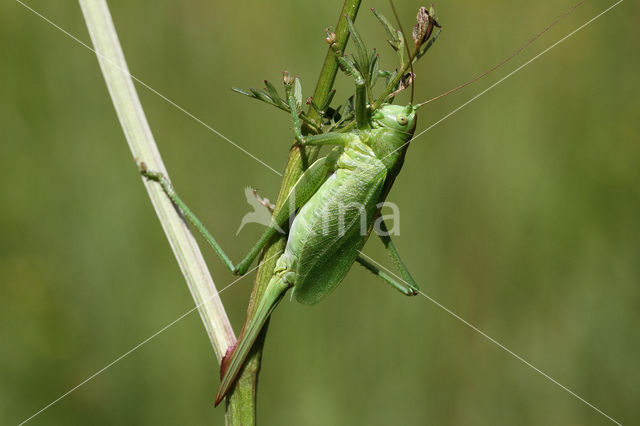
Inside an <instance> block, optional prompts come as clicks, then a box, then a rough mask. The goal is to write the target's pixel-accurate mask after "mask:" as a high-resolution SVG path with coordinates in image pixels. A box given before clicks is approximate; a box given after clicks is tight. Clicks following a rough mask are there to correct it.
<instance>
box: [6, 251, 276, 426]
mask: <svg viewBox="0 0 640 426" xmlns="http://www.w3.org/2000/svg"><path fill="white" fill-rule="evenodd" d="M276 256H278V255H277V254H275V255H273V256H271V257H269V258H267V259H266V260H270V259H273V258H274V257H276ZM266 260H263V262H264V261H266ZM261 263H262V262H261ZM259 266H260V265H258V266H255V267H253V268H251V269H250V270H249V271H247V272H246V273H245V274H244V275H243V276H241V277H239V278H238V279H236V280H234V281H232V282H231V283H230V284H229V285H227V286H226V287H224V288H223V289H222V290H220V291H219V292H217V293H216V294H214V295H212V296H211V297H209V298H207V299H206V300H204V301H202V302H200V303H199V304H197V305H196V306H194V307H193V308H191V309H189V310H188V311H187V312H185V313H184V314H182V315H180V316H179V317H178V318H176V319H175V320H173V321H171V322H170V323H169V324H167V325H165V326H164V327H162V328H161V329H160V330H158V331H156V332H155V333H153V334H152V335H151V336H149V337H147V338H146V339H144V340H143V341H141V342H140V343H138V344H137V345H135V346H134V347H133V348H131V349H129V350H128V351H127V352H125V353H123V354H122V355H120V356H119V357H118V358H116V359H114V360H113V361H111V362H110V363H109V364H107V365H106V366H104V367H102V368H101V369H100V370H98V371H96V372H95V373H93V374H92V375H91V376H89V377H87V378H86V379H85V380H83V381H82V382H80V383H79V384H77V385H76V386H74V387H73V388H71V389H69V390H68V391H67V392H65V393H63V394H62V395H61V396H59V397H58V398H56V399H55V400H53V401H51V402H50V403H49V404H47V405H46V406H44V407H43V408H41V409H40V410H38V411H37V412H36V413H34V414H32V415H31V416H30V417H28V418H27V419H25V420H23V421H22V422H20V423H19V424H18V426H22V425H23V424H25V423H27V422H28V421H30V420H32V419H33V418H34V417H36V416H38V415H39V414H42V413H43V412H44V411H46V410H48V409H49V408H51V407H52V406H53V405H55V404H56V403H57V402H59V401H60V400H62V399H64V398H65V397H67V396H69V394H71V393H73V392H74V391H75V390H77V389H78V388H80V387H82V386H83V385H85V384H86V383H88V382H90V381H91V380H93V379H94V378H96V377H97V376H98V375H100V374H101V373H103V372H104V371H105V370H107V369H108V368H110V367H112V366H113V365H115V364H117V363H118V362H120V361H121V360H122V359H123V358H125V357H126V356H128V355H130V354H131V353H133V352H135V351H136V350H138V349H139V348H140V347H142V346H144V345H145V344H146V343H148V342H149V341H150V340H152V339H153V338H155V337H157V336H158V335H160V334H162V333H164V332H165V331H166V330H167V329H169V328H170V327H172V326H173V325H175V324H176V323H177V322H178V321H180V320H182V319H183V318H185V317H187V316H188V315H189V314H191V313H192V312H194V311H195V310H197V309H198V308H200V306H202V305H204V304H205V303H208V302H209V301H210V300H211V299H212V298H213V297H214V296H216V295H219V294H220V293H222V292H223V291H225V290H226V289H228V288H229V287H231V286H232V285H234V284H236V283H237V282H238V281H240V280H241V279H243V278H245V277H246V276H247V275H248V274H249V273H251V272H253V271H255V270H256V269H258V267H259Z"/></svg>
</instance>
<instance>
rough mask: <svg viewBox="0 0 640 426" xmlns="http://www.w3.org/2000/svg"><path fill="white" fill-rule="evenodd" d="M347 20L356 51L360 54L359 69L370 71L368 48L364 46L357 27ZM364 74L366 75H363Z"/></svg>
mask: <svg viewBox="0 0 640 426" xmlns="http://www.w3.org/2000/svg"><path fill="white" fill-rule="evenodd" d="M346 19H347V25H348V26H349V32H350V33H351V36H352V37H353V44H354V45H355V46H356V51H357V52H358V60H357V61H356V63H357V64H358V65H359V66H358V68H359V69H360V71H366V70H368V69H369V55H368V54H367V47H366V46H365V45H364V42H363V41H362V38H361V37H360V34H359V33H358V31H357V30H356V27H355V26H354V25H353V22H352V21H351V19H349V18H346ZM363 74H364V73H363Z"/></svg>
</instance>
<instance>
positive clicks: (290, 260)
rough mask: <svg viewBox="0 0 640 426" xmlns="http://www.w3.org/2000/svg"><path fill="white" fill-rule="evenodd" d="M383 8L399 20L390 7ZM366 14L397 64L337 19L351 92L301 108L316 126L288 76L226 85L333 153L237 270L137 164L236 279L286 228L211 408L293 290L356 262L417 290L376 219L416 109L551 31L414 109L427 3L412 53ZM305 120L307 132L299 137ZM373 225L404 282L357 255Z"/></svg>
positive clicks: (318, 290) (305, 179)
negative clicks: (338, 102) (347, 42)
mask: <svg viewBox="0 0 640 426" xmlns="http://www.w3.org/2000/svg"><path fill="white" fill-rule="evenodd" d="M391 7H392V9H393V12H394V15H395V17H396V20H397V21H398V22H399V20H398V17H397V13H396V12H395V8H394V7H393V3H391ZM372 11H373V13H374V14H375V15H376V17H377V18H378V20H379V21H380V22H381V23H382V25H383V26H384V28H385V30H386V32H387V35H388V37H389V39H388V41H389V44H390V45H391V47H392V48H393V49H394V50H395V51H396V53H397V54H398V56H399V59H400V63H401V66H400V68H399V69H398V70H396V71H392V72H389V71H384V70H381V69H380V68H379V61H378V55H377V53H376V51H375V50H374V51H373V53H369V52H368V50H367V48H366V46H365V44H364V42H363V41H362V38H361V37H360V35H359V33H358V32H357V30H356V29H355V27H354V24H353V22H351V20H350V19H349V18H348V17H346V16H345V19H346V20H347V24H348V27H349V32H350V34H351V37H352V39H353V40H354V44H355V49H356V54H354V55H350V56H346V55H344V53H343V52H341V51H339V49H337V48H335V44H334V43H335V34H333V33H330V32H328V35H327V42H328V43H329V44H330V46H331V47H332V50H333V51H334V53H335V55H336V58H337V60H338V63H339V66H340V68H341V70H342V71H343V72H344V73H345V74H347V75H348V76H351V77H353V78H354V80H355V95H354V96H352V97H350V98H349V99H348V100H347V102H346V103H345V105H344V107H342V106H341V107H337V108H335V109H334V108H331V107H330V106H329V104H330V103H331V101H332V98H333V93H335V92H333V93H332V95H331V96H329V99H328V100H327V101H326V102H325V103H324V104H323V105H320V106H319V105H316V104H315V103H314V102H313V100H310V101H308V103H310V104H311V107H312V108H314V109H316V110H317V111H318V112H319V113H320V116H321V117H322V118H321V122H316V121H315V120H312V119H311V118H310V117H309V116H308V115H307V114H305V113H304V112H302V111H301V109H302V104H303V102H302V89H301V84H300V81H299V80H298V79H297V78H292V77H291V76H290V75H289V73H288V72H286V71H285V72H284V73H283V82H284V92H285V97H284V98H282V97H281V96H280V95H279V94H278V91H277V90H276V88H275V87H274V86H273V84H271V83H269V82H268V81H265V84H266V89H265V90H254V89H250V90H249V91H245V90H241V89H236V88H234V90H235V91H237V92H239V93H241V94H244V95H247V96H249V97H252V98H254V99H257V100H260V101H263V102H266V103H268V104H270V105H273V106H275V107H277V108H280V109H282V110H284V111H286V112H288V113H290V114H291V117H292V119H293V130H294V134H295V140H296V143H297V144H299V145H300V146H301V147H305V146H329V147H331V150H330V151H329V153H328V154H327V155H326V156H325V157H322V158H320V159H318V160H317V161H315V162H314V163H313V164H311V165H310V166H309V167H308V168H307V169H306V170H305V171H304V173H303V174H302V176H301V177H300V178H299V179H298V181H297V182H296V183H295V184H294V186H293V187H292V189H291V191H290V192H289V194H288V196H287V198H286V200H285V202H284V203H283V204H282V206H281V207H280V208H279V209H278V210H275V211H274V212H273V215H272V219H271V224H270V225H269V226H268V227H267V229H266V230H265V231H264V233H263V234H262V236H261V237H260V238H259V240H258V242H257V243H256V244H255V245H254V246H253V247H252V248H251V249H250V250H249V253H248V254H247V255H246V256H245V258H244V259H243V260H242V261H240V263H238V264H237V265H234V264H233V262H232V261H231V260H230V258H229V257H228V256H227V255H226V253H225V252H224V251H223V250H222V248H221V247H220V245H219V244H218V243H217V241H216V240H215V238H214V237H213V236H212V235H211V233H210V232H209V231H208V230H207V228H206V227H205V226H204V225H203V224H202V222H201V221H200V220H199V219H198V218H197V217H196V216H195V215H194V214H193V212H192V211H191V210H190V209H189V207H188V206H187V205H186V204H185V203H184V202H183V201H182V199H181V198H180V197H179V196H178V195H177V193H176V192H175V191H174V189H173V187H172V186H171V184H170V183H169V182H168V180H167V179H166V178H165V177H164V176H163V175H161V174H159V173H156V172H153V171H150V170H148V169H147V168H146V166H145V165H144V164H143V163H141V164H140V169H141V173H142V175H143V176H145V177H146V178H147V179H149V180H152V181H156V182H158V183H159V184H160V185H161V186H162V188H163V190H164V191H165V193H166V194H167V196H168V197H170V198H171V200H172V201H173V202H174V204H175V205H176V207H177V208H178V209H179V210H180V211H181V212H182V214H183V215H184V216H185V217H186V218H187V219H188V220H189V221H190V222H191V223H192V224H193V225H194V226H195V227H196V228H197V229H198V231H200V232H201V233H202V235H203V236H204V238H205V239H206V241H207V242H208V243H209V244H210V245H211V246H212V248H213V249H214V251H215V252H216V253H217V254H218V256H219V257H220V258H221V259H222V261H223V262H224V264H225V265H226V267H227V268H228V269H229V270H230V271H231V272H232V273H234V274H237V275H242V274H244V273H246V272H247V270H248V268H249V266H250V265H251V264H252V263H253V261H254V260H255V259H256V257H257V256H258V255H259V254H260V252H261V251H262V249H263V248H264V247H265V246H266V245H267V243H268V242H269V240H270V239H271V238H272V237H273V236H274V235H275V234H276V233H277V232H282V231H281V229H285V230H286V231H285V232H286V233H287V243H286V246H285V249H284V253H283V254H282V255H281V256H280V257H279V258H278V260H277V263H276V266H275V269H274V271H273V276H272V278H271V280H270V281H269V283H268V285H267V288H266V290H265V292H264V294H263V296H262V298H261V299H260V300H259V302H258V307H257V309H256V311H255V314H254V315H252V316H250V317H247V318H246V320H245V324H244V327H243V329H242V332H241V333H240V336H239V337H238V341H237V343H236V345H235V346H233V347H232V348H229V350H228V351H227V353H226V355H225V356H224V358H223V360H222V363H221V367H220V375H221V383H220V387H219V390H218V393H217V396H216V401H215V404H216V405H218V404H219V403H220V402H221V401H222V399H224V397H225V395H226V394H227V393H228V392H229V390H230V389H231V387H232V386H233V384H234V382H235V380H236V377H237V375H238V373H239V372H240V370H241V368H242V365H243V364H244V361H245V359H246V357H247V356H248V354H249V352H250V350H251V348H252V346H253V344H254V343H255V340H256V338H257V337H258V335H259V334H260V331H261V330H262V328H263V326H264V324H265V323H266V321H267V320H268V318H269V317H270V315H271V313H272V312H273V310H274V309H275V308H276V306H277V305H278V304H279V302H280V301H281V300H282V298H283V297H284V295H285V293H286V292H287V291H288V290H289V289H292V291H293V295H295V298H296V300H297V301H298V302H300V303H303V304H309V305H311V304H315V303H317V302H319V301H320V300H322V298H324V297H325V296H326V295H328V294H329V293H331V292H332V291H333V290H334V289H335V288H336V286H337V285H338V284H340V282H341V281H342V280H343V279H344V277H345V276H346V274H347V273H348V272H349V270H350V268H351V266H352V265H353V264H354V263H356V262H357V263H359V264H360V265H362V266H363V267H365V268H366V269H368V270H369V271H371V272H373V273H374V274H375V275H376V276H378V277H380V278H381V279H382V280H384V281H385V282H387V283H388V284H390V285H391V286H392V287H393V288H395V289H396V290H398V291H399V292H401V293H402V294H404V295H407V296H413V295H416V294H418V286H417V284H416V282H415V280H414V279H413V277H412V276H411V274H410V273H409V270H408V269H407V267H406V266H405V265H404V263H403V261H402V259H401V258H400V255H399V253H398V250H397V249H396V247H395V245H394V243H393V241H392V239H391V237H390V235H389V233H388V231H387V227H386V225H385V223H384V221H383V220H382V217H381V214H380V208H381V206H382V203H383V202H384V200H385V199H386V197H387V195H388V193H389V191H390V190H391V187H392V186H393V183H394V181H395V178H396V176H397V175H398V173H399V172H400V170H401V168H402V165H403V162H404V157H405V154H406V151H407V148H408V145H409V142H410V141H411V139H412V138H413V135H414V132H415V129H416V123H417V116H416V112H417V110H418V108H420V107H421V106H423V105H425V104H427V103H429V102H431V101H433V100H436V99H439V98H440V97H442V96H445V95H448V94H449V93H452V92H454V91H456V90H458V89H460V88H462V87H464V86H466V85H468V84H470V83H472V82H474V81H476V80H477V79H479V78H480V77H483V76H485V75H487V74H488V73H490V72H492V71H493V70H495V69H497V68H498V67H499V66H501V65H503V64H504V63H505V62H506V61H508V60H509V59H511V58H512V57H513V56H515V54H517V53H519V52H520V51H521V50H522V49H523V48H524V47H526V46H527V45H528V44H530V43H531V42H532V41H533V40H535V39H537V38H538V37H539V36H540V35H542V34H543V33H544V32H546V31H547V30H548V29H549V28H550V27H551V26H553V25H555V23H554V24H552V25H551V26H549V27H547V28H546V29H545V30H544V31H543V32H541V33H540V34H538V35H537V36H536V37H535V38H534V39H532V40H530V41H529V42H528V43H527V44H525V46H523V47H522V48H520V49H519V50H518V51H516V53H515V54H513V55H511V56H510V57H508V58H507V59H506V60H505V61H503V62H501V63H500V64H498V65H497V66H495V67H493V68H492V69H490V70H489V71H487V72H485V73H484V74H481V75H480V76H478V77H476V78H474V79H473V80H471V81H469V82H468V83H465V84H463V85H461V86H458V87H457V88H455V89H453V90H450V91H448V92H445V93H444V94H442V95H440V96H437V97H435V98H432V99H430V100H428V101H426V102H423V103H419V104H413V80H414V77H415V74H414V73H413V63H414V62H416V61H417V60H418V59H420V58H421V57H422V56H423V55H424V54H425V53H426V52H427V51H428V50H429V48H430V47H431V46H433V44H434V42H435V41H436V40H437V38H438V36H439V34H440V32H441V26H440V25H439V24H438V22H437V21H436V17H435V11H434V9H433V6H432V7H431V8H430V9H427V8H425V7H421V8H420V9H419V11H418V14H417V23H416V24H415V26H414V28H413V34H412V36H413V37H412V39H413V40H412V41H413V48H412V49H411V48H410V47H409V43H408V42H407V38H406V37H405V35H404V33H403V32H402V31H401V30H397V29H395V28H394V27H393V26H392V25H391V24H390V22H389V20H388V19H387V18H385V17H384V16H383V15H381V14H380V13H378V12H376V11H375V10H373V9H372ZM556 22H557V21H556ZM409 70H410V72H407V71H409ZM380 78H382V79H384V80H385V82H386V84H385V87H384V89H383V91H382V94H381V95H379V96H378V97H374V96H373V88H374V86H375V85H376V82H378V81H379V80H380ZM408 87H411V91H412V93H411V102H410V103H409V104H408V105H404V106H402V105H394V104H393V103H392V102H393V99H394V97H395V95H397V94H398V93H400V92H401V91H403V90H405V89H407V88H408ZM303 123H304V125H305V126H306V127H307V129H308V130H309V131H310V133H311V135H309V136H307V135H303V133H302V124H303ZM353 205H357V206H358V207H359V208H358V209H346V210H345V209H344V207H345V206H353ZM291 218H293V220H291ZM289 222H290V223H289ZM287 223H289V225H288V226H286V225H287ZM374 224H376V225H377V226H376V233H377V234H378V236H379V238H380V239H381V240H382V242H383V244H384V246H385V247H386V248H387V250H388V252H389V254H390V256H391V258H392V260H393V262H394V264H395V266H396V268H397V270H398V272H399V274H400V276H401V277H402V280H397V279H395V278H393V277H391V276H390V275H388V274H386V273H384V272H383V271H382V270H381V269H380V268H378V267H377V266H376V265H374V264H372V263H371V262H369V261H367V260H366V259H365V258H363V257H362V256H360V250H361V249H362V248H363V246H364V244H365V243H366V241H367V239H368V238H369V236H370V234H371V232H372V230H373V228H374ZM378 228H379V229H378ZM293 295H292V296H293Z"/></svg>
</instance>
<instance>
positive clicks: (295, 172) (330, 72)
mask: <svg viewBox="0 0 640 426" xmlns="http://www.w3.org/2000/svg"><path fill="white" fill-rule="evenodd" d="M360 3H361V0H345V2H344V5H343V6H342V10H341V11H340V16H339V18H338V24H337V25H336V29H335V33H336V47H337V49H339V51H341V52H343V51H344V49H345V47H346V44H347V41H348V40H349V28H348V26H347V21H346V19H345V15H346V16H348V17H349V19H351V20H352V21H355V19H356V15H357V13H358V9H359V8H360ZM337 72H338V61H337V60H336V57H335V54H334V53H333V50H332V49H331V47H329V48H328V49H327V54H326V56H325V58H324V63H323V65H322V69H321V71H320V77H319V78H318V83H317V84H316V89H315V92H314V94H313V99H314V102H315V103H316V104H317V105H322V104H323V103H324V102H325V100H326V99H327V97H328V96H329V93H330V92H331V89H332V88H333V83H334V81H335V78H336V74H337ZM307 115H308V116H309V118H311V119H312V120H314V121H317V122H319V121H320V119H321V117H320V114H319V113H318V112H317V111H316V110H315V109H313V108H309V111H308V113H307ZM302 131H303V133H305V134H307V133H308V132H309V129H308V128H306V127H305V126H303V129H302ZM318 150H319V148H317V147H307V148H301V147H300V146H299V145H298V144H294V145H293V147H292V148H291V150H290V151H289V159H288V161H287V166H286V168H285V172H284V177H283V179H282V184H281V186H280V192H279V194H278V200H277V202H276V209H279V208H280V206H281V205H282V203H283V202H284V200H285V199H286V196H287V194H288V193H289V191H290V190H291V188H292V186H293V185H294V184H295V183H296V182H297V180H298V178H299V177H300V175H301V174H302V173H303V172H304V170H305V169H306V168H307V166H308V165H309V164H310V163H311V162H313V161H314V160H315V158H316V157H317V156H318ZM285 244H286V237H285V236H282V235H278V236H277V237H274V238H273V239H272V240H271V242H270V243H269V244H268V245H267V246H266V247H265V249H264V250H263V252H262V256H261V259H260V262H261V263H260V267H259V268H258V273H257V276H256V281H255V284H254V287H253V290H252V292H251V299H250V300H249V307H248V309H247V316H252V315H253V314H254V313H255V311H256V308H257V305H258V302H259V301H260V299H261V297H262V295H263V294H264V291H265V289H266V287H267V284H268V283H269V280H270V279H271V277H272V276H273V270H274V267H275V264H276V261H277V260H278V257H279V256H280V255H281V254H282V253H283V251H284V246H285ZM263 259H264V261H263ZM268 324H269V323H268V322H267V323H266V324H265V326H264V328H263V329H262V332H261V333H260V337H259V338H258V340H257V341H256V343H255V344H254V345H253V349H252V351H251V354H250V355H249V356H248V358H247V361H246V362H245V365H244V368H243V370H242V372H241V373H240V375H239V377H240V378H239V379H238V382H237V383H236V385H235V386H234V388H233V389H232V391H231V392H232V395H235V394H236V393H240V394H241V395H249V394H253V395H255V394H256V386H257V380H258V374H259V372H260V365H261V362H260V361H261V358H262V349H263V346H264V338H265V335H266V332H267V328H268ZM254 419H255V418H254ZM243 424H244V425H249V424H254V423H243Z"/></svg>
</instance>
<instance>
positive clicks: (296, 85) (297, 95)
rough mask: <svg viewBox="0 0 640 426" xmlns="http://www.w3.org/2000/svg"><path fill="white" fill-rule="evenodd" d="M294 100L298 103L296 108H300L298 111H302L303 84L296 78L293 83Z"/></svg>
mask: <svg viewBox="0 0 640 426" xmlns="http://www.w3.org/2000/svg"><path fill="white" fill-rule="evenodd" d="M293 99H295V101H296V107H298V111H302V105H303V104H302V84H301V83H300V79H299V78H298V77H296V79H295V81H294V82H293Z"/></svg>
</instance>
